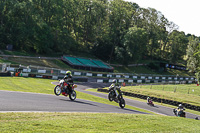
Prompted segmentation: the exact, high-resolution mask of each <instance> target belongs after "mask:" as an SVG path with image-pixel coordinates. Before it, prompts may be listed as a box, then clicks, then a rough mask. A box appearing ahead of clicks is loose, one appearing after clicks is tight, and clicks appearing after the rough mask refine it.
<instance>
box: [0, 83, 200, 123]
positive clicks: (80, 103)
mask: <svg viewBox="0 0 200 133" xmlns="http://www.w3.org/2000/svg"><path fill="white" fill-rule="evenodd" d="M54 84H55V83H54ZM107 86H109V84H103V83H78V87H77V88H76V90H77V91H80V92H84V93H88V94H91V95H95V96H98V97H101V98H105V99H107V95H108V94H104V93H97V92H91V91H85V90H86V89H88V88H102V87H107ZM52 94H53V89H52ZM125 101H126V104H127V105H130V106H134V107H138V108H142V109H145V110H149V111H152V112H155V113H157V114H161V115H167V116H174V114H173V112H172V108H169V107H165V106H160V105H155V107H151V106H148V105H147V104H146V103H145V102H140V101H136V100H131V99H127V98H125ZM0 112H97V113H98V112H101V113H131V114H147V113H144V112H140V111H136V110H131V109H127V108H124V109H121V108H120V107H119V106H112V105H107V104H102V103H97V102H93V101H88V100H83V99H78V96H77V99H76V100H75V101H71V100H70V99H69V98H68V97H64V96H55V95H50V94H37V93H27V92H14V91H3V90H2V91H1V90H0ZM186 117H187V118H192V119H194V118H195V117H199V118H200V116H197V115H194V114H191V113H188V112H186Z"/></svg>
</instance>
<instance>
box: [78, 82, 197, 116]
mask: <svg viewBox="0 0 200 133" xmlns="http://www.w3.org/2000/svg"><path fill="white" fill-rule="evenodd" d="M85 86H87V87H88V88H102V87H108V86H109V84H102V83H90V84H87V83H79V87H78V88H77V90H78V91H80V92H84V93H87V94H91V95H95V96H98V97H101V98H105V99H108V94H104V93H96V92H91V91H86V90H85ZM124 99H125V101H126V104H127V105H130V106H134V107H138V108H141V109H145V110H148V111H151V112H154V113H157V114H160V115H166V116H175V115H174V113H173V108H170V107H166V106H161V105H155V106H154V107H152V106H149V105H147V104H146V102H141V101H137V100H132V99H128V98H124ZM186 117H187V118H192V119H194V118H196V117H199V118H200V116H198V115H195V114H191V113H188V112H187V111H186Z"/></svg>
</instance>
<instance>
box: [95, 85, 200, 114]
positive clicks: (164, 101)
mask: <svg viewBox="0 0 200 133" xmlns="http://www.w3.org/2000/svg"><path fill="white" fill-rule="evenodd" d="M97 91H100V92H107V93H108V92H109V91H108V90H107V89H100V88H99V89H97ZM122 93H123V94H124V95H125V96H131V97H137V98H140V99H147V97H148V96H146V95H141V94H135V93H130V92H124V91H122ZM151 98H152V100H153V101H155V102H159V103H165V104H170V105H174V106H178V105H179V104H183V106H184V107H185V108H187V109H191V110H195V111H200V106H195V105H191V104H187V103H182V102H178V101H173V100H168V99H161V98H157V97H151Z"/></svg>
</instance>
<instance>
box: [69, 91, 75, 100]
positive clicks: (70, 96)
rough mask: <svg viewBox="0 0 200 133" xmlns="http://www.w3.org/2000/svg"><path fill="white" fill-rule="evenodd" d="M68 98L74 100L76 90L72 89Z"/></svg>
mask: <svg viewBox="0 0 200 133" xmlns="http://www.w3.org/2000/svg"><path fill="white" fill-rule="evenodd" d="M69 99H70V100H72V101H74V100H75V99H76V91H74V90H73V91H72V93H70V94H69Z"/></svg>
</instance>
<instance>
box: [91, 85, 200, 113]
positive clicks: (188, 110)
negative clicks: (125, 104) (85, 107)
mask: <svg viewBox="0 0 200 133" xmlns="http://www.w3.org/2000/svg"><path fill="white" fill-rule="evenodd" d="M87 91H92V92H98V93H105V92H99V91H97V89H87ZM124 98H128V99H132V100H137V101H141V102H145V103H146V100H144V99H140V98H136V97H130V96H124ZM153 102H154V104H156V105H162V106H166V107H170V108H177V107H176V106H173V105H169V104H164V103H158V102H155V101H153ZM186 112H189V113H192V114H196V115H200V112H198V111H194V110H190V109H186Z"/></svg>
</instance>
